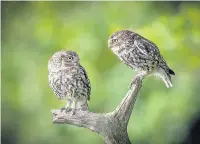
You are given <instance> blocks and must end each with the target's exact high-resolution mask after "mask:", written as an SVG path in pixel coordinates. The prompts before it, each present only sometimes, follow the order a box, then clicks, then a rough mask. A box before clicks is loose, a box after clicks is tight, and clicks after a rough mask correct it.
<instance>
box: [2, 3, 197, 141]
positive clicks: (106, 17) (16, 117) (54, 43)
mask: <svg viewBox="0 0 200 144" xmlns="http://www.w3.org/2000/svg"><path fill="white" fill-rule="evenodd" d="M1 10H2V11H1V14H2V15H1V18H2V19H1V24H2V29H1V33H2V43H1V44H2V71H1V73H2V100H1V110H2V119H1V124H2V125H1V128H2V133H1V138H2V143H3V144H55V143H56V144H102V143H103V140H102V139H101V137H100V136H99V135H97V134H96V133H93V132H91V131H89V130H87V129H84V128H77V127H74V126H71V125H56V124H52V123H51V121H52V116H51V113H50V110H51V109H55V108H61V107H62V106H63V105H64V104H65V102H62V101H59V100H58V99H57V98H56V97H55V96H54V94H53V92H52V90H51V89H50V87H49V84H48V79H47V62H48V59H49V58H50V57H51V56H52V55H53V53H54V52H56V51H58V50H61V49H66V50H68V49H71V50H72V49H73V50H75V51H77V53H78V54H79V56H80V58H81V64H82V65H83V66H84V67H85V69H86V70H87V73H88V76H89V79H90V80H91V85H92V94H91V101H90V103H89V109H90V110H91V111H93V112H110V111H112V110H114V109H115V107H116V106H117V105H118V104H119V103H120V101H121V100H122V99H123V97H124V95H125V94H126V92H127V90H128V86H129V83H130V81H131V79H132V77H133V76H134V75H135V74H136V73H135V72H134V71H132V70H131V69H129V68H128V67H127V66H126V65H124V64H122V63H121V62H120V60H119V59H118V58H117V57H116V56H115V55H114V54H113V53H112V52H111V51H110V50H109V49H108V47H107V39H108V37H109V36H110V35H111V34H112V33H113V32H115V31H117V30H120V29H130V30H133V31H135V32H137V33H139V34H141V35H142V36H144V37H146V38H148V39H150V40H151V41H153V42H154V43H156V44H157V46H158V47H159V48H160V51H161V53H162V55H163V56H164V58H165V59H166V61H167V62H168V64H169V66H170V67H171V68H172V69H173V70H174V71H175V73H176V76H175V77H172V80H173V84H174V87H173V88H171V89H167V88H166V87H165V85H164V83H163V82H162V81H161V80H160V79H158V78H156V77H149V78H147V79H145V80H144V82H143V87H142V89H141V92H140V95H139V97H138V99H137V102H136V105H135V108H134V111H133V114H132V116H131V119H130V122H129V125H128V132H129V136H130V139H131V141H132V143H134V144H194V143H196V144H197V143H198V144H199V143H200V140H199V139H200V131H199V129H200V76H199V74H200V16H199V14H200V3H199V2H2V5H1ZM198 119H199V120H198Z"/></svg>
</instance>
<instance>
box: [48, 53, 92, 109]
mask: <svg viewBox="0 0 200 144" xmlns="http://www.w3.org/2000/svg"><path fill="white" fill-rule="evenodd" d="M48 73H49V75H48V78H49V84H50V87H51V88H52V89H53V91H54V93H55V95H56V96H57V98H58V99H60V100H67V104H66V106H65V108H66V109H67V110H70V109H72V110H75V109H77V108H80V107H81V106H82V105H84V104H86V103H87V101H89V100H90V92H91V87H90V81H89V79H88V77H87V73H86V71H85V69H84V68H83V67H82V66H81V65H80V63H79V57H78V55H77V53H76V52H74V51H65V50H62V51H58V52H56V53H54V55H53V56H52V57H51V58H50V59H49V62H48Z"/></svg>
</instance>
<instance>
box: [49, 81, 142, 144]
mask: <svg viewBox="0 0 200 144" xmlns="http://www.w3.org/2000/svg"><path fill="white" fill-rule="evenodd" d="M141 86H142V78H140V77H136V78H135V79H134V80H133V81H132V83H131V87H130V89H129V91H128V92H127V94H126V96H125V97H124V99H123V100H122V101H121V103H120V104H119V106H118V107H117V108H116V109H115V110H114V111H113V112H110V113H94V112H89V111H87V110H86V111H83V110H81V109H77V110H76V111H75V114H74V115H70V114H68V113H65V112H61V110H60V109H57V110H52V111H51V112H52V114H53V123H59V124H71V125H74V126H78V127H84V128H88V129H90V130H92V131H94V132H96V133H98V134H100V135H101V136H103V138H104V141H105V143H106V144H131V142H130V140H129V137H128V133H127V125H128V121H129V119H130V116H131V113H132V110H133V107H134V104H135V101H136V98H137V95H138V92H139V90H140V88H141Z"/></svg>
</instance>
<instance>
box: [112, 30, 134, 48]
mask: <svg viewBox="0 0 200 144" xmlns="http://www.w3.org/2000/svg"><path fill="white" fill-rule="evenodd" d="M134 34H135V33H134V32H132V31H129V30H119V31H117V32H115V33H113V34H112V35H111V36H110V37H109V39H108V47H109V48H111V49H115V48H120V47H121V46H122V45H125V44H126V43H128V41H129V40H130V39H132V38H133V36H134Z"/></svg>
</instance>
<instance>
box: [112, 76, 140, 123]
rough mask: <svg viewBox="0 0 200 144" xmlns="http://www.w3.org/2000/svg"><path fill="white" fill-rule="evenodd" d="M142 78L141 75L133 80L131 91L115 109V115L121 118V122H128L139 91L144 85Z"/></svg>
mask: <svg viewBox="0 0 200 144" xmlns="http://www.w3.org/2000/svg"><path fill="white" fill-rule="evenodd" d="M141 79H142V78H140V77H136V78H135V79H134V80H133V81H132V83H131V87H130V89H129V91H128V92H127V94H126V96H125V97H124V99H123V100H122V101H121V103H120V105H119V106H118V107H117V108H116V109H115V111H114V115H115V116H116V117H117V119H119V120H120V121H121V122H124V123H125V124H128V121H129V119H130V116H131V113H132V110H133V107H134V104H135V101H136V98H137V95H138V92H139V91H140V88H141V86H142V80H141Z"/></svg>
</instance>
